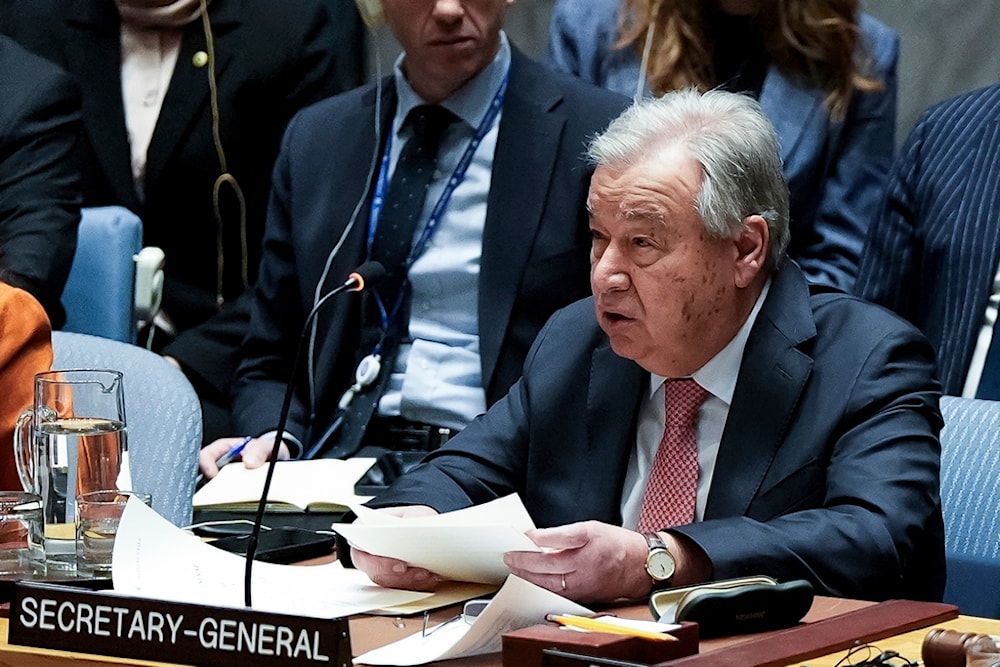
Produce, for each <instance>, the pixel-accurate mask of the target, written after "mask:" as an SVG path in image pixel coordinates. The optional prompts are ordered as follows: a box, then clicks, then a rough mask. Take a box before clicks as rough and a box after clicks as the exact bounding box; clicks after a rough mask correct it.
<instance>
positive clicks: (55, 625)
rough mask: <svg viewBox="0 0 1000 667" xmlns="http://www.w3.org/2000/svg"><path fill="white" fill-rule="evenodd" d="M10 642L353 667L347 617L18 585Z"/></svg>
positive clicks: (185, 659) (157, 656) (201, 659)
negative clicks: (236, 607) (270, 611)
mask: <svg viewBox="0 0 1000 667" xmlns="http://www.w3.org/2000/svg"><path fill="white" fill-rule="evenodd" d="M8 642H9V643H10V644H20V645H22V646H35V647H39V648H49V649H59V650H64V651H85V652H87V653H94V654H98V655H107V656H116V657H121V658H134V659H140V660H153V661H166V662H175V663H181V664H191V663H197V664H199V665H205V666H206V667H216V666H217V667H237V666H242V665H247V664H253V665H261V666H266V667H286V666H292V665H313V664H315V665H324V666H326V665H329V666H332V667H347V666H348V665H350V664H351V639H350V635H349V633H348V625H347V619H345V618H336V619H322V618H309V617H304V616H290V615H286V614H272V613H267V612H261V611H255V610H252V609H235V608H229V607H211V606H206V605H196V604H185V603H176V602H165V601H162V600H151V599H148V598H137V597H125V596H121V595H114V594H109V593H102V592H98V591H87V590H81V589H79V588H74V587H70V586H59V585H54V584H41V583H28V582H23V583H18V584H17V585H16V586H15V593H14V602H13V603H12V604H11V607H10V630H9V639H8Z"/></svg>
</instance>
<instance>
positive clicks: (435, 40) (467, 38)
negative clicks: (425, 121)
mask: <svg viewBox="0 0 1000 667" xmlns="http://www.w3.org/2000/svg"><path fill="white" fill-rule="evenodd" d="M513 2H514V0H382V8H383V11H384V12H385V17H386V20H387V21H388V23H389V25H390V26H391V27H392V31H393V34H394V35H395V36H396V39H397V40H399V43H400V45H401V46H402V47H403V50H404V51H405V52H406V59H405V62H404V70H405V72H406V78H407V80H408V81H409V82H410V85H412V86H413V88H414V89H415V90H416V91H417V92H418V93H420V94H421V95H422V96H423V97H425V98H428V101H430V102H437V101H440V99H429V97H438V96H441V92H442V91H443V92H444V93H445V94H450V93H451V92H454V91H455V90H457V89H458V88H459V87H461V86H462V84H464V83H465V82H466V81H468V80H469V79H471V78H472V77H473V76H475V75H476V74H478V73H479V72H480V71H482V69H483V68H484V67H486V66H487V65H488V64H489V63H490V62H491V61H492V60H493V57H494V56H495V55H496V53H497V49H498V48H499V45H500V28H501V27H502V25H503V17H504V13H505V12H506V9H507V6H508V5H510V4H513ZM425 90H427V91H430V92H426V93H425ZM442 97H443V96H442Z"/></svg>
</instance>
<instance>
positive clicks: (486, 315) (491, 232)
mask: <svg viewBox="0 0 1000 667" xmlns="http://www.w3.org/2000/svg"><path fill="white" fill-rule="evenodd" d="M382 85H383V88H384V90H383V98H382V101H381V105H382V118H381V119H380V121H379V127H380V128H381V143H380V145H376V143H375V132H374V130H373V122H372V121H373V118H374V115H375V108H376V106H375V105H376V89H375V87H374V86H368V87H364V88H360V89H357V90H354V91H350V92H348V93H345V94H344V95H340V96H337V97H333V98H330V99H328V100H325V101H323V102H320V103H319V104H316V105H314V106H312V107H310V108H307V109H305V110H304V111H303V112H301V113H300V114H298V115H297V116H296V117H295V118H294V119H293V120H292V122H291V123H290V124H289V128H288V131H287V132H286V135H285V138H284V142H283V146H282V149H281V153H280V155H279V158H278V162H277V165H276V167H275V177H274V184H273V190H272V199H271V205H270V210H269V214H268V227H267V232H266V234H265V239H264V260H263V261H262V263H261V267H260V276H259V279H258V285H257V288H256V290H255V299H254V311H253V316H252V324H251V329H250V334H249V337H248V338H247V340H246V341H245V343H244V362H243V363H242V365H241V366H240V369H239V371H238V376H237V380H236V386H235V393H234V400H233V407H234V418H235V421H236V424H237V426H238V427H239V428H240V429H242V431H243V432H247V433H260V432H263V431H266V430H269V429H272V428H274V427H275V425H276V423H277V416H278V408H279V406H280V405H281V403H282V395H283V393H284V388H285V383H286V381H287V379H288V376H289V369H290V366H291V359H292V357H293V354H294V350H295V348H296V345H297V343H298V339H299V332H300V330H301V328H302V325H303V321H304V318H305V314H306V313H308V312H309V310H310V308H311V307H312V304H313V300H314V291H315V289H316V285H317V284H318V283H319V280H320V277H321V275H322V273H323V268H324V263H325V261H326V259H327V255H328V253H329V252H330V250H331V249H332V248H333V247H334V245H335V244H336V242H337V239H338V238H339V237H340V236H341V234H342V232H343V230H344V228H345V226H346V225H347V224H348V221H350V220H351V219H352V216H353V215H354V211H355V208H356V207H357V208H358V211H359V214H358V216H357V220H356V222H355V223H354V226H353V227H352V228H351V231H350V233H349V234H348V236H347V238H346V241H345V243H344V245H343V247H342V248H341V249H340V251H339V252H338V253H337V255H336V257H335V258H334V260H333V264H332V268H331V270H330V272H329V278H328V281H327V284H326V288H325V289H324V291H329V290H330V289H332V288H333V287H334V286H336V285H337V284H339V283H340V282H342V281H343V280H344V279H345V278H346V277H347V275H348V273H349V272H351V271H352V270H354V268H355V267H357V266H358V265H359V264H360V263H361V262H363V261H364V259H365V252H366V235H367V229H368V213H369V210H370V205H371V190H372V187H371V186H372V177H371V176H370V173H369V164H370V162H371V161H372V160H373V159H376V160H377V159H378V156H380V155H381V154H382V147H383V146H384V139H385V136H386V133H387V132H388V131H389V128H390V123H391V120H392V115H393V113H394V112H395V106H396V93H395V88H394V85H393V84H392V79H391V77H389V78H387V79H386V80H385V82H384V83H383V84H382ZM627 104H628V99H627V98H625V97H622V96H620V95H617V94H614V93H611V92H608V91H606V90H602V89H600V88H597V87H594V86H590V85H588V84H585V83H582V82H580V81H578V80H576V79H574V78H572V77H570V76H567V75H565V74H559V73H555V72H552V71H550V70H548V69H546V68H545V67H543V66H542V65H540V64H538V63H536V62H534V61H532V60H530V59H529V58H527V57H526V56H524V55H523V54H521V53H520V52H519V51H518V50H517V49H516V48H512V57H511V69H510V77H509V83H508V87H507V93H506V97H505V99H504V105H503V113H502V115H501V117H500V129H499V134H498V137H497V147H496V154H495V158H494V163H493V175H492V181H491V186H490V192H489V198H488V200H487V215H486V224H485V229H484V231H483V250H482V259H481V264H480V267H481V268H480V275H479V305H478V309H479V312H478V322H479V351H480V356H481V358H482V378H483V383H484V389H485V390H486V399H487V403H488V404H492V403H493V402H494V401H496V400H497V399H499V398H500V397H501V396H503V395H504V393H506V391H507V389H508V388H509V387H510V386H511V385H512V384H513V383H514V381H515V380H517V378H518V376H519V375H520V373H521V366H522V364H523V362H524V358H525V355H526V354H527V352H528V349H529V348H530V346H531V343H532V341H533V340H534V338H535V336H536V334H537V333H538V331H539V330H540V329H541V327H542V326H543V325H544V323H545V321H546V319H548V317H549V316H550V315H551V314H552V313H553V312H554V311H555V310H557V309H558V308H560V307H562V306H564V305H566V304H568V303H571V302H572V301H574V300H576V299H579V298H581V297H583V296H585V295H586V294H588V293H589V279H588V275H589V254H590V233H589V229H588V222H587V214H586V208H585V202H586V196H587V190H588V188H589V185H590V174H591V173H592V170H591V169H590V168H588V167H587V166H586V164H585V162H584V160H583V153H584V150H585V148H586V143H587V140H588V139H590V138H591V137H592V136H593V135H594V134H596V133H598V132H600V131H601V130H603V129H604V128H605V127H606V125H607V124H608V123H609V122H610V120H611V119H612V118H614V117H615V116H616V115H618V113H620V112H621V110H622V109H624V108H625V106H626V105H627ZM373 155H374V156H375V157H374V158H373ZM376 171H377V170H376ZM375 175H376V176H377V174H375ZM317 321H318V325H317V332H318V336H317V341H316V346H315V349H316V353H315V358H314V363H313V366H314V368H315V373H314V375H315V379H316V385H315V393H314V394H313V395H314V396H315V405H316V410H315V415H314V416H310V414H309V407H307V406H308V405H309V403H310V401H309V400H308V397H309V396H310V391H309V386H308V383H307V382H306V376H308V373H306V372H303V373H301V374H300V377H299V378H297V380H299V383H298V385H299V386H298V391H297V394H296V400H295V402H294V403H293V409H292V413H291V418H290V420H289V427H288V431H289V432H290V433H291V434H293V435H295V436H297V437H298V438H300V439H301V440H302V441H303V442H312V441H313V440H314V439H315V437H317V436H318V435H319V434H321V433H322V432H323V430H325V427H326V426H327V424H329V423H330V421H331V420H332V419H333V417H334V414H335V412H336V404H337V401H338V399H339V398H340V395H341V394H342V393H343V391H344V390H345V389H347V387H348V386H349V385H350V383H351V382H352V381H353V375H354V368H355V365H356V363H357V356H358V355H357V348H358V347H359V345H358V336H359V332H360V328H361V326H360V318H359V309H358V299H356V298H355V299H351V298H341V299H340V300H339V301H336V302H332V303H328V304H327V305H326V306H325V307H324V309H323V310H322V311H321V312H320V315H319V316H318V318H317ZM366 352H367V350H366ZM309 426H312V428H313V433H314V434H315V435H313V436H311V435H310V433H309V432H308V430H307V429H308V427H309Z"/></svg>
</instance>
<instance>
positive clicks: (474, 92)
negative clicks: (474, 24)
mask: <svg viewBox="0 0 1000 667" xmlns="http://www.w3.org/2000/svg"><path fill="white" fill-rule="evenodd" d="M405 57H406V54H405V53H404V54H401V55H400V56H399V57H398V58H397V59H396V64H395V65H394V66H393V78H394V79H395V82H396V92H397V100H398V101H397V103H396V117H395V119H394V120H393V126H392V127H393V132H394V133H395V134H396V135H398V134H399V130H400V127H401V126H402V124H403V120H404V119H405V118H406V115H407V114H408V113H410V110H411V109H412V108H413V107H415V106H418V105H421V104H426V102H425V101H424V100H422V99H420V96H419V95H417V93H416V92H415V91H414V90H413V88H411V87H410V83H409V82H408V81H407V80H406V76H405V75H404V74H403V69H402V65H403V59H404V58H405ZM510 59H511V51H510V42H509V41H508V40H507V35H506V33H504V32H503V31H502V30H501V31H500V48H499V49H497V54H496V56H495V57H494V58H493V62H491V63H490V64H489V65H487V66H486V67H485V68H483V70H482V71H481V72H480V73H479V74H477V75H476V76H474V77H473V78H472V79H470V80H469V82H468V83H466V84H465V85H464V86H462V87H461V88H459V89H458V90H457V91H455V92H454V93H452V94H451V96H450V97H448V98H446V99H444V100H443V101H442V102H441V106H443V107H444V108H445V109H447V110H448V111H450V112H452V113H453V114H455V115H456V116H458V117H459V118H460V119H462V120H463V121H464V122H465V123H466V124H467V125H468V126H469V127H472V128H477V127H479V124H480V123H481V122H482V121H483V118H484V117H485V116H486V113H487V112H488V111H489V108H490V105H491V104H492V103H493V96H494V95H496V92H497V90H498V89H499V88H500V84H501V83H502V82H503V79H504V77H505V76H506V75H507V70H509V69H510Z"/></svg>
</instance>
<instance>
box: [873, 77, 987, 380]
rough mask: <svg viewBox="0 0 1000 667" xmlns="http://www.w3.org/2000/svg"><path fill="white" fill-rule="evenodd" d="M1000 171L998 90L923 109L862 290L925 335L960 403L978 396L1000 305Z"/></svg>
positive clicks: (899, 166)
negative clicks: (998, 276) (911, 323)
mask: <svg viewBox="0 0 1000 667" xmlns="http://www.w3.org/2000/svg"><path fill="white" fill-rule="evenodd" d="M997 165H1000V86H990V87H988V88H983V89H981V90H976V91H972V92H969V93H966V94H964V95H960V96H958V97H955V98H953V99H951V100H948V101H946V102H942V103H940V104H937V105H935V106H933V107H931V108H930V109H928V110H926V111H925V112H924V114H923V115H922V116H921V118H920V120H919V121H918V123H917V125H916V126H915V127H914V129H913V130H912V131H911V132H910V135H909V137H907V139H906V143H905V144H904V146H903V150H902V152H901V154H900V156H899V158H898V159H897V160H896V164H895V165H894V167H893V170H892V173H891V175H890V179H889V190H888V193H887V195H886V198H885V201H884V203H883V206H882V211H881V215H880V216H879V217H878V219H877V220H876V221H875V222H874V224H873V225H872V226H871V229H870V231H869V234H868V241H867V243H866V245H865V251H864V253H863V255H862V261H861V269H860V274H859V276H858V282H857V285H856V286H855V292H856V293H857V294H858V295H860V296H862V297H864V298H866V299H869V300H871V301H874V302H875V303H879V304H882V305H884V306H886V307H888V308H890V309H892V310H893V311H895V312H896V313H898V314H900V315H901V316H903V317H905V318H906V319H908V320H909V321H910V322H913V324H915V325H916V326H917V327H918V328H919V329H921V330H922V331H923V332H924V333H925V334H926V335H927V337H928V338H929V339H930V341H931V344H932V345H933V346H934V348H935V350H936V352H937V360H938V368H939V372H940V376H941V382H942V384H943V385H944V392H945V393H946V394H951V395H954V396H968V397H974V396H976V395H977V390H978V389H979V385H980V377H981V376H982V371H983V364H984V359H985V357H986V352H987V349H988V348H989V346H990V341H991V337H992V330H993V322H994V321H995V318H996V312H997V304H998V302H1000V282H998V281H997V267H998V265H1000V168H998V166H997ZM993 372H994V373H1000V369H995V370H994V371H993ZM984 380H985V378H984ZM996 384H997V382H996V381H994V385H996ZM989 398H993V399H998V398H1000V395H991V396H989Z"/></svg>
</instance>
